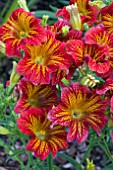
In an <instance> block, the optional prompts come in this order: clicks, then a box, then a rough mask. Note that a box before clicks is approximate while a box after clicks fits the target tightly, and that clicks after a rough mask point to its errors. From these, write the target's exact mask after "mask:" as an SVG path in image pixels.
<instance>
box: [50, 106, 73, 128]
mask: <svg viewBox="0 0 113 170" xmlns="http://www.w3.org/2000/svg"><path fill="white" fill-rule="evenodd" d="M48 119H49V120H50V121H52V123H53V125H54V124H60V125H63V126H69V124H70V122H71V115H70V112H69V110H67V109H66V108H65V107H64V106H62V105H61V104H60V105H58V106H57V107H55V108H54V109H52V110H50V111H49V113H48Z"/></svg>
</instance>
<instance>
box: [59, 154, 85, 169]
mask: <svg viewBox="0 0 113 170" xmlns="http://www.w3.org/2000/svg"><path fill="white" fill-rule="evenodd" d="M57 155H58V156H60V157H63V158H65V159H67V160H68V161H69V162H70V163H71V164H72V165H73V167H74V168H75V167H76V169H75V170H82V167H81V164H80V163H78V162H77V161H76V160H75V159H73V158H71V157H70V156H68V155H66V154H65V153H57Z"/></svg>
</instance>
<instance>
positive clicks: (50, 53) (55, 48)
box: [17, 32, 71, 85]
mask: <svg viewBox="0 0 113 170" xmlns="http://www.w3.org/2000/svg"><path fill="white" fill-rule="evenodd" d="M64 47H65V43H61V42H60V41H57V40H55V37H54V35H53V34H52V33H51V32H47V40H46V42H45V43H43V44H41V45H39V46H31V45H26V49H25V57H23V58H22V59H21V60H20V61H19V63H18V66H17V72H18V73H19V74H21V75H23V76H25V77H26V78H27V79H28V80H29V81H31V82H32V83H33V84H35V85H37V84H39V83H40V84H49V83H50V78H51V77H50V75H51V73H52V72H54V71H56V70H57V69H58V68H60V69H67V68H68V67H69V66H70V63H71V57H70V56H69V55H68V54H67V53H66V52H65V49H64Z"/></svg>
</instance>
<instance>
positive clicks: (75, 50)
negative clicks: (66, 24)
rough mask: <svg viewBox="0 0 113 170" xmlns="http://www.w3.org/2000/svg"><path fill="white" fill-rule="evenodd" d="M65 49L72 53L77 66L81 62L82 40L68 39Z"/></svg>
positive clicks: (82, 52)
mask: <svg viewBox="0 0 113 170" xmlns="http://www.w3.org/2000/svg"><path fill="white" fill-rule="evenodd" d="M66 49H67V51H68V53H69V54H71V55H72V57H73V59H74V61H75V64H76V65H77V66H80V65H82V64H83V57H84V51H83V50H84V43H83V41H82V40H70V41H69V42H68V43H67V46H66Z"/></svg>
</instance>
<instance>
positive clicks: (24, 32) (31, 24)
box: [0, 8, 46, 56]
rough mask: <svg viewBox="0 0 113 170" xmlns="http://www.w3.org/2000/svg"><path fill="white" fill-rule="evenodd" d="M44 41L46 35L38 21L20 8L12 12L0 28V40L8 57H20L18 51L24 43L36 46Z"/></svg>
mask: <svg viewBox="0 0 113 170" xmlns="http://www.w3.org/2000/svg"><path fill="white" fill-rule="evenodd" d="M45 39H46V33H45V31H44V28H43V27H42V26H41V25H40V20H39V19H38V18H36V17H34V16H33V15H32V13H30V12H26V11H24V9H22V8H18V9H16V10H15V11H13V12H12V14H11V16H10V17H9V19H8V21H7V22H6V23H5V24H3V25H2V26H1V27H0V40H1V41H3V42H5V43H6V53H7V55H8V56H14V55H16V56H20V55H21V54H20V52H19V50H20V49H21V48H22V46H24V45H25V44H26V43H27V44H33V45H38V44H40V43H41V42H44V41H45Z"/></svg>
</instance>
